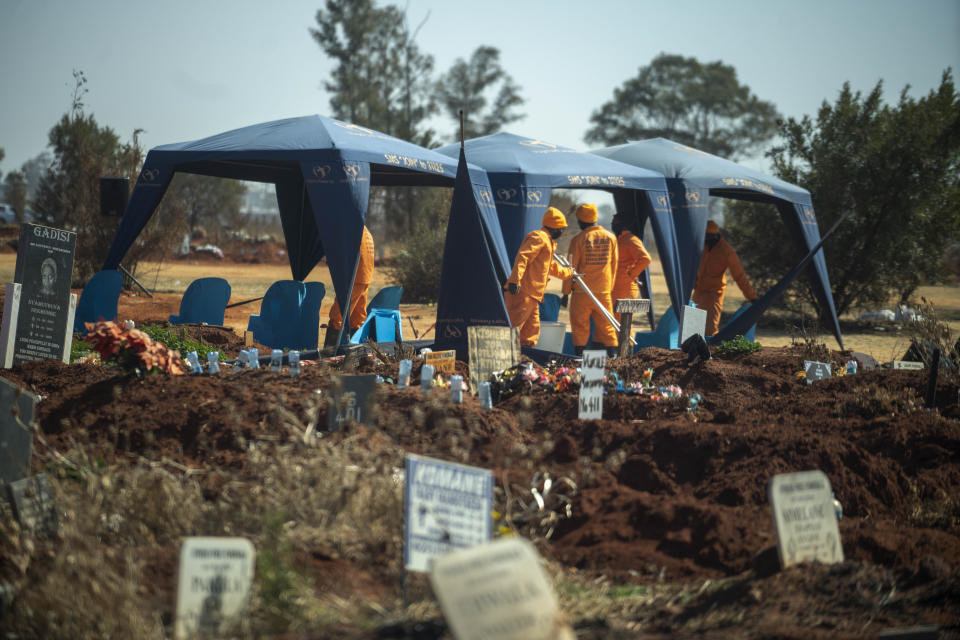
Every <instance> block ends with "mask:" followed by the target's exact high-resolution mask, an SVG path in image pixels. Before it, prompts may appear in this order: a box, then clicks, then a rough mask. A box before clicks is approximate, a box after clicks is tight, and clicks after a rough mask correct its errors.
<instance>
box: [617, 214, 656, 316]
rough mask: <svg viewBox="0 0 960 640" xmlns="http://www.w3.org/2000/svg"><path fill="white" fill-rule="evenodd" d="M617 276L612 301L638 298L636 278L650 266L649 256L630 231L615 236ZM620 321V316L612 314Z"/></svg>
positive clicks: (638, 287) (638, 290)
mask: <svg viewBox="0 0 960 640" xmlns="http://www.w3.org/2000/svg"><path fill="white" fill-rule="evenodd" d="M617 256H618V257H617V274H616V277H615V278H614V280H613V293H611V295H610V297H611V298H613V299H614V300H620V299H623V298H639V297H640V285H638V284H637V277H638V276H639V275H640V274H641V273H643V270H644V269H646V268H647V267H649V266H650V254H649V253H648V252H647V249H646V248H645V247H644V246H643V242H642V241H641V240H640V238H638V237H637V236H635V235H634V234H633V233H632V232H631V231H628V230H626V229H624V230H623V231H621V232H620V235H618V236H617ZM614 315H616V317H617V320H618V321H619V320H620V314H619V313H617V314H614Z"/></svg>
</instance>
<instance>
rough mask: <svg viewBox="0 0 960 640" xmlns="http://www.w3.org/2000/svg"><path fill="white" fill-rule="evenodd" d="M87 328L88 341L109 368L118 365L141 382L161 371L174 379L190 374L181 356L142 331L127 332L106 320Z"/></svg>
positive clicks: (90, 324)
mask: <svg viewBox="0 0 960 640" xmlns="http://www.w3.org/2000/svg"><path fill="white" fill-rule="evenodd" d="M86 327H87V332H88V333H87V336H86V337H85V338H84V340H85V341H86V342H89V343H90V344H91V345H92V346H93V349H94V351H96V352H97V353H99V354H100V358H101V360H102V361H103V362H104V363H105V364H115V365H117V366H119V367H120V368H121V369H123V370H124V371H126V372H127V373H129V374H132V375H135V376H137V377H138V378H139V377H143V375H145V374H147V373H155V372H159V371H163V372H166V373H169V374H171V375H181V374H183V373H185V372H186V369H185V367H184V365H183V360H181V359H180V353H179V352H177V351H171V350H170V349H168V348H167V347H166V346H165V345H163V344H161V343H159V342H154V341H153V340H151V339H150V336H148V335H147V334H146V333H144V332H143V331H140V330H139V329H126V328H124V327H121V326H120V325H118V324H117V323H116V322H111V321H106V320H101V321H99V322H97V323H92V322H87V323H86Z"/></svg>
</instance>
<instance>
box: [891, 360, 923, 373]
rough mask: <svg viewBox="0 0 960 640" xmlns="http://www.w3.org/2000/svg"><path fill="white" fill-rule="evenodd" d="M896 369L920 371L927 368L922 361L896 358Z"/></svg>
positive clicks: (894, 364)
mask: <svg viewBox="0 0 960 640" xmlns="http://www.w3.org/2000/svg"><path fill="white" fill-rule="evenodd" d="M893 368H894V369H905V370H907V371H920V370H922V369H924V368H925V366H924V364H923V363H922V362H913V361H911V360H894V361H893Z"/></svg>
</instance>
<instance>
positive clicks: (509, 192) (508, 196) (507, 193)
mask: <svg viewBox="0 0 960 640" xmlns="http://www.w3.org/2000/svg"><path fill="white" fill-rule="evenodd" d="M515 195H517V190H516V189H497V196H499V197H500V199H501V200H513V197H514V196H515Z"/></svg>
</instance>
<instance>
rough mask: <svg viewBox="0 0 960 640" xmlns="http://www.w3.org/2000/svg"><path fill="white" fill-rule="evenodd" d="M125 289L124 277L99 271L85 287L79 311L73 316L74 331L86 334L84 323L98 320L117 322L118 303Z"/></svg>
mask: <svg viewBox="0 0 960 640" xmlns="http://www.w3.org/2000/svg"><path fill="white" fill-rule="evenodd" d="M122 288H123V275H122V274H121V273H120V272H119V271H117V270H115V269H109V270H107V271H98V272H96V273H95V274H93V277H92V278H90V280H89V281H88V282H87V284H85V285H83V291H81V292H80V300H78V301H77V310H76V312H74V316H73V330H74V331H75V332H78V333H84V334H85V333H86V332H87V327H86V326H85V324H84V323H87V322H97V321H98V320H116V319H117V303H118V302H119V300H120V290H121V289H122Z"/></svg>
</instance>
